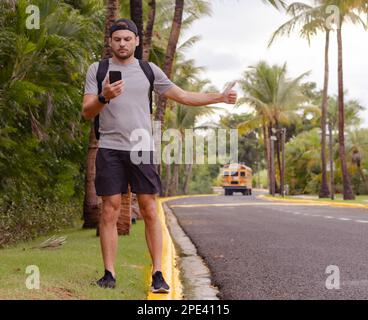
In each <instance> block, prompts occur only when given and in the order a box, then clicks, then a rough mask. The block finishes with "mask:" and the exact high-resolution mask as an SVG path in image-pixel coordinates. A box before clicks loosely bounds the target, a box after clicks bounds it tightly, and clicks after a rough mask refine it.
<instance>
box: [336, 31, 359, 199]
mask: <svg viewBox="0 0 368 320" xmlns="http://www.w3.org/2000/svg"><path fill="white" fill-rule="evenodd" d="M341 33H342V32H341V26H340V27H339V28H338V29H337V45H338V87H339V89H338V90H339V97H338V106H339V107H338V109H339V156H340V161H341V171H342V183H343V193H344V200H354V199H355V195H354V193H353V190H352V188H351V183H350V177H349V173H348V168H347V164H346V155H345V137H344V129H345V118H344V117H345V115H344V75H343V58H342V34H341Z"/></svg>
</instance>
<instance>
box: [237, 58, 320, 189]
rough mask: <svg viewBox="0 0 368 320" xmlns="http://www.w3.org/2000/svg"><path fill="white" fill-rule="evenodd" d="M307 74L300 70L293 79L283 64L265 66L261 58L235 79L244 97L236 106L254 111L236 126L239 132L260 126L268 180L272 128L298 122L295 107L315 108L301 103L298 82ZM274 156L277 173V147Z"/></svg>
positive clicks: (278, 155)
mask: <svg viewBox="0 0 368 320" xmlns="http://www.w3.org/2000/svg"><path fill="white" fill-rule="evenodd" d="M307 75H308V73H304V74H302V75H300V76H299V77H297V78H295V79H288V78H287V67H286V64H284V65H283V66H277V65H274V66H269V65H268V64H267V63H266V62H263V61H262V62H260V63H258V64H257V65H256V66H255V67H251V68H250V69H249V70H247V71H246V72H245V73H244V76H243V79H240V80H239V83H240V84H241V86H242V89H243V91H244V92H245V96H244V97H242V98H240V99H239V101H238V103H237V106H240V105H242V104H245V103H246V104H248V105H250V106H251V107H252V108H253V110H254V117H253V119H251V120H249V121H246V122H243V123H241V124H240V125H239V126H238V128H239V132H240V133H241V134H242V133H247V132H248V131H250V130H253V129H255V128H261V129H262V134H263V141H264V153H265V159H267V160H266V163H267V171H268V179H269V181H270V178H271V173H270V168H271V162H270V161H271V152H270V148H269V144H270V132H271V130H272V128H278V127H279V126H280V125H289V124H290V123H291V122H297V121H299V116H298V115H297V114H296V111H297V110H298V109H307V108H308V109H311V110H313V111H315V107H313V106H307V105H304V102H305V101H306V97H305V96H304V95H303V93H302V88H301V85H300V83H301V81H302V79H303V78H304V77H306V76H307ZM276 155H277V161H278V168H279V172H281V161H280V154H279V148H277V150H276ZM270 189H271V186H270Z"/></svg>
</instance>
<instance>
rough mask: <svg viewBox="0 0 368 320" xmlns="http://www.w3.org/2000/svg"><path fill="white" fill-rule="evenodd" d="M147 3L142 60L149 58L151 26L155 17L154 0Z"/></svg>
mask: <svg viewBox="0 0 368 320" xmlns="http://www.w3.org/2000/svg"><path fill="white" fill-rule="evenodd" d="M148 5H149V8H150V9H149V13H148V20H147V24H146V30H145V32H144V40H143V60H146V61H148V59H149V56H150V52H151V47H152V36H153V26H154V24H155V19H156V0H151V1H150V2H149V4H148Z"/></svg>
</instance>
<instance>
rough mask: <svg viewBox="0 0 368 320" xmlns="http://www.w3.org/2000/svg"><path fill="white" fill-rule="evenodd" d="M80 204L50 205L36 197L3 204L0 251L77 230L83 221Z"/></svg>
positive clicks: (0, 220)
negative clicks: (63, 229)
mask: <svg viewBox="0 0 368 320" xmlns="http://www.w3.org/2000/svg"><path fill="white" fill-rule="evenodd" d="M81 207H82V204H81V202H80V201H77V200H73V201H70V202H50V201H48V200H42V199H40V198H37V197H28V198H24V199H23V200H22V201H21V202H19V203H17V204H15V203H10V204H9V203H4V202H3V203H1V211H0V247H4V246H6V245H10V244H15V243H17V242H21V241H29V240H32V239H34V238H35V237H37V236H40V235H45V234H49V233H51V232H59V231H60V230H61V229H62V228H65V227H74V226H76V225H77V222H78V219H80V217H81Z"/></svg>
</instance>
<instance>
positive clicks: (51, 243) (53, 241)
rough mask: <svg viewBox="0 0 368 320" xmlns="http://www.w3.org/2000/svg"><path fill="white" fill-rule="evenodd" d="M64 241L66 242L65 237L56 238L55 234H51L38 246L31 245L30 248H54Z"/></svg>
mask: <svg viewBox="0 0 368 320" xmlns="http://www.w3.org/2000/svg"><path fill="white" fill-rule="evenodd" d="M64 243H66V237H58V238H57V237H56V236H52V237H51V238H49V239H47V240H45V241H44V242H42V243H41V244H39V245H38V246H35V247H32V249H56V248H58V247H61V246H62V245H63V244H64Z"/></svg>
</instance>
